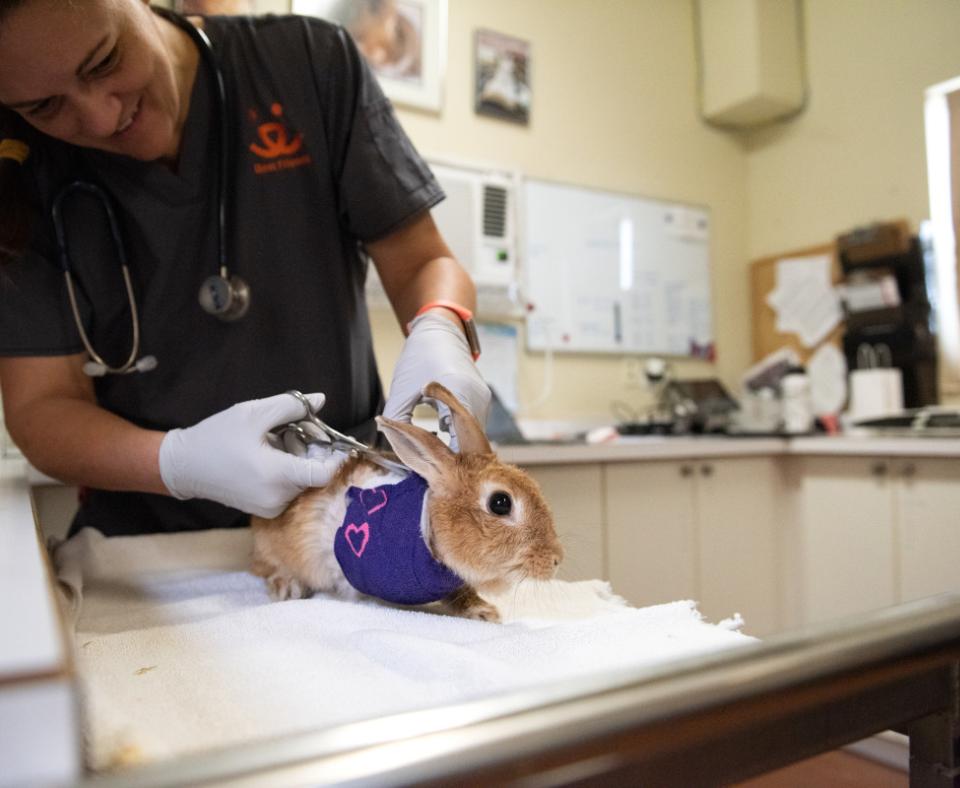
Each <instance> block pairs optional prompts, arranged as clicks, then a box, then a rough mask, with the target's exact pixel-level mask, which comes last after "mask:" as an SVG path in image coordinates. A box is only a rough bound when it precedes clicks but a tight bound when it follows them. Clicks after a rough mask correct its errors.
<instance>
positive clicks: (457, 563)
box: [251, 383, 563, 621]
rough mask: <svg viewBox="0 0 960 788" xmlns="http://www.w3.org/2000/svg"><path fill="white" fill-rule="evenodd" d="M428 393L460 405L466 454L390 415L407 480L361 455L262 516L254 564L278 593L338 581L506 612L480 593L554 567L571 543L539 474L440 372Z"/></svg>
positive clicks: (333, 585)
mask: <svg viewBox="0 0 960 788" xmlns="http://www.w3.org/2000/svg"><path fill="white" fill-rule="evenodd" d="M423 394H424V396H425V397H427V398H429V399H432V400H434V401H435V402H440V403H443V404H445V405H446V406H447V407H448V408H449V409H450V412H451V418H452V420H453V425H454V428H455V429H456V432H457V437H458V439H459V442H460V449H461V451H460V453H459V454H457V453H455V452H453V451H451V450H450V449H449V448H448V447H447V446H446V445H444V443H443V442H442V441H440V439H439V438H437V437H436V436H435V435H434V434H432V433H430V432H428V431H427V430H424V429H421V428H419V427H416V426H414V425H412V424H406V423H403V422H399V421H394V420H392V419H387V418H384V417H382V416H378V417H377V425H378V428H379V429H380V431H382V432H383V433H384V434H385V435H386V437H387V438H388V440H389V441H390V444H391V446H392V447H393V449H394V451H395V452H396V455H397V457H398V458H399V459H400V460H401V461H402V462H403V463H404V464H406V465H407V466H408V467H409V468H410V469H412V470H413V471H414V474H411V475H410V476H409V477H407V478H406V479H404V478H402V477H401V476H400V475H399V474H396V473H394V472H390V471H384V470H383V469H382V468H381V467H380V466H378V465H375V464H374V463H372V462H371V461H369V460H365V459H363V458H362V457H358V458H351V459H349V460H347V461H346V462H345V463H344V465H343V466H342V467H341V468H340V470H339V472H338V473H337V475H336V476H335V477H334V478H333V480H331V482H330V483H329V484H328V485H327V486H326V487H322V488H319V487H318V488H311V489H308V490H305V491H304V492H303V493H301V494H300V495H299V496H297V498H295V499H294V500H293V501H292V502H291V503H290V505H289V506H288V507H287V509H286V510H285V511H284V512H283V513H282V514H280V515H279V516H278V517H275V518H273V519H264V518H261V517H256V516H254V517H252V518H251V527H252V531H253V538H254V548H253V562H252V566H251V569H252V571H253V573H254V574H257V575H259V576H261V577H263V578H264V579H265V580H266V583H267V587H268V590H269V591H270V593H271V595H272V596H273V597H274V598H276V599H281V600H282V599H298V598H301V597H304V596H308V595H310V594H311V593H313V592H315V591H328V592H332V593H334V594H336V595H338V596H340V597H342V598H348V599H356V598H359V596H360V595H361V594H366V595H368V596H376V597H380V598H381V599H385V600H386V601H388V602H393V603H397V604H403V605H421V604H426V603H428V602H432V601H441V600H442V601H443V603H444V604H445V606H446V607H447V609H448V610H449V611H450V612H452V613H454V614H456V615H460V616H464V617H467V618H475V619H481V620H485V621H499V620H500V616H499V613H498V611H497V608H496V607H495V606H494V605H493V604H491V603H490V602H488V601H486V600H484V599H483V598H482V597H481V596H480V594H482V593H484V592H488V593H490V594H496V593H503V592H504V591H507V590H509V589H510V588H511V587H513V586H514V585H516V584H517V583H519V582H520V581H521V580H523V579H526V578H532V579H537V580H549V579H550V578H552V577H553V576H554V574H555V573H556V570H557V567H558V566H559V564H560V561H561V560H562V558H563V548H562V546H561V544H560V541H559V539H558V538H557V534H556V530H555V527H554V522H553V516H552V514H551V512H550V509H549V507H548V506H547V503H546V501H545V500H544V499H543V495H542V494H541V492H540V489H539V487H538V486H537V483H536V482H535V481H534V480H533V479H532V478H531V477H530V476H528V475H527V474H526V473H525V472H524V471H522V470H520V469H519V468H517V467H515V466H512V465H508V464H506V463H503V462H501V461H500V460H499V459H497V457H496V455H495V454H494V452H493V450H492V449H491V447H490V443H489V442H488V441H487V438H486V436H485V435H484V433H483V429H482V427H481V425H480V423H479V422H478V421H477V420H476V419H475V418H474V417H473V416H472V415H471V414H470V413H469V412H468V411H467V410H466V409H465V408H464V407H463V405H461V404H460V402H459V401H458V400H457V399H456V398H455V397H454V396H453V394H451V393H450V392H449V391H448V390H447V389H446V388H444V387H443V386H442V385H440V384H439V383H430V384H428V385H427V386H426V387H425V388H424V390H423ZM418 490H419V492H418ZM424 490H425V492H424ZM424 501H425V502H424ZM348 574H349V575H350V579H348V576H347V575H348ZM384 589H386V590H384Z"/></svg>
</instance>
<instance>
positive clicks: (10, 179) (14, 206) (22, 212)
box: [0, 0, 37, 265]
mask: <svg viewBox="0 0 960 788" xmlns="http://www.w3.org/2000/svg"><path fill="white" fill-rule="evenodd" d="M24 2H26V0H0V22H2V21H3V18H4V17H5V16H6V15H7V14H8V13H9V12H10V11H12V10H13V9H15V8H17V7H18V6H20V5H23V3H24ZM28 137H29V139H31V140H32V139H33V137H34V135H33V134H29V133H28V127H27V124H26V123H24V121H23V120H21V119H20V116H19V115H17V114H16V113H15V112H13V111H11V110H9V109H7V108H6V107H2V106H0V140H3V139H15V140H21V141H24V142H27V138H28ZM28 144H29V142H28ZM26 166H27V165H26V163H24V164H21V163H20V162H18V161H15V160H13V159H6V158H0V206H3V209H2V210H0V265H3V264H6V263H8V262H10V261H11V260H14V259H16V258H17V257H19V256H20V255H21V254H23V252H24V250H25V249H26V248H27V245H28V244H29V243H30V238H31V237H32V235H33V226H34V221H35V217H36V212H37V203H36V200H35V199H34V198H33V196H32V192H31V190H30V189H29V188H28V186H27V177H26Z"/></svg>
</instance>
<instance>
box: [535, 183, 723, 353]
mask: <svg viewBox="0 0 960 788" xmlns="http://www.w3.org/2000/svg"><path fill="white" fill-rule="evenodd" d="M522 210H523V245H524V249H525V253H524V256H523V259H524V261H525V264H524V279H525V286H526V295H527V300H528V302H529V305H530V306H529V310H528V312H527V332H526V333H527V347H528V349H529V350H555V351H561V352H564V351H565V352H579V353H656V354H663V355H675V356H692V357H696V358H707V359H712V358H713V356H714V338H713V320H712V313H711V307H710V254H709V250H710V213H709V210H708V209H706V208H702V207H696V206H691V205H682V204H679V203H675V202H663V201H660V200H652V199H647V198H643V197H637V196H634V195H629V194H618V193H614V192H606V191H600V190H596V189H588V188H583V187H578V186H568V185H564V184H559V183H552V182H549V181H541V180H536V179H530V178H528V179H525V180H524V184H523V205H522Z"/></svg>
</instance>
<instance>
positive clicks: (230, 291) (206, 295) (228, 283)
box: [198, 274, 250, 322]
mask: <svg viewBox="0 0 960 788" xmlns="http://www.w3.org/2000/svg"><path fill="white" fill-rule="evenodd" d="M198 300H199V301H200V306H201V307H203V311H204V312H206V313H207V314H210V315H215V316H216V317H218V318H220V319H221V320H224V321H227V322H229V321H231V320H239V319H240V318H241V317H243V316H244V315H245V314H246V313H247V310H248V309H249V308H250V286H249V285H248V284H247V283H246V282H245V281H243V279H241V278H240V277H239V276H230V277H227V276H224V275H222V274H219V275H216V276H208V277H207V278H206V279H204V280H203V284H202V285H200V293H199V295H198Z"/></svg>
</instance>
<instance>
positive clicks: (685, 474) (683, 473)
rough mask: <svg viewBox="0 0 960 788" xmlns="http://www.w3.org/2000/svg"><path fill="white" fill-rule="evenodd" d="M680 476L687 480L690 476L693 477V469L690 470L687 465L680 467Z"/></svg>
mask: <svg viewBox="0 0 960 788" xmlns="http://www.w3.org/2000/svg"><path fill="white" fill-rule="evenodd" d="M680 475H681V476H682V477H683V478H684V479H689V478H690V477H691V476H693V468H691V467H690V466H689V465H681V466H680Z"/></svg>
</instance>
